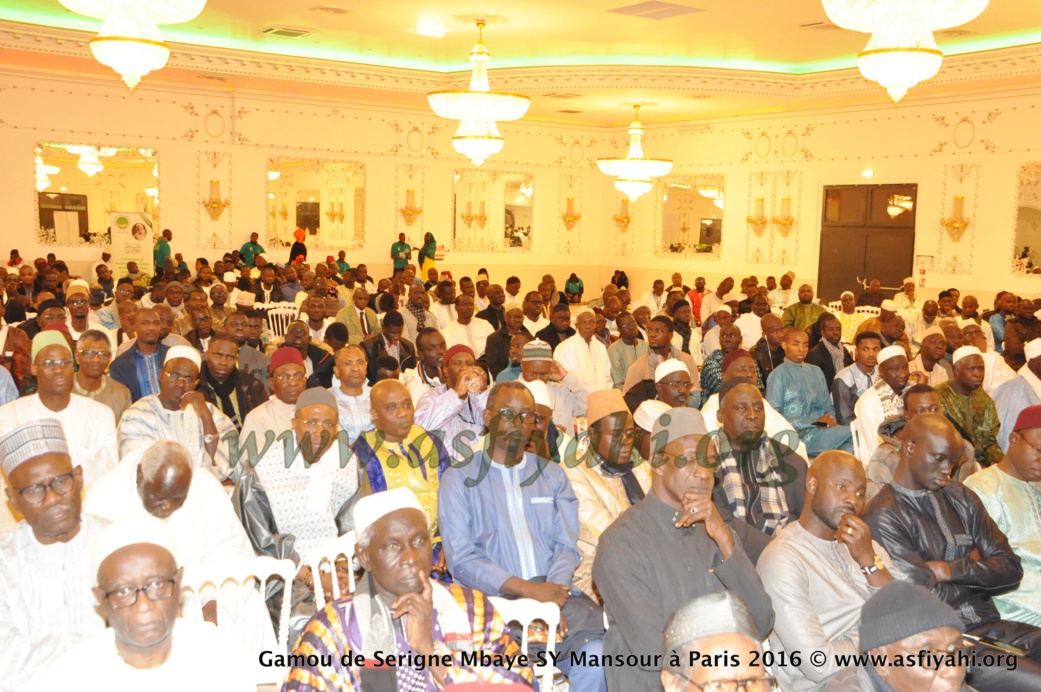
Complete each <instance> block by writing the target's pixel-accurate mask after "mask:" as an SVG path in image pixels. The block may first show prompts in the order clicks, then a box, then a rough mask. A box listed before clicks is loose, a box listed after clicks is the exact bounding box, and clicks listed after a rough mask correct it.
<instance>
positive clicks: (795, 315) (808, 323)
mask: <svg viewBox="0 0 1041 692" xmlns="http://www.w3.org/2000/svg"><path fill="white" fill-rule="evenodd" d="M825 312H827V309H826V308H825V307H824V306H823V305H821V304H819V303H815V302H813V287H812V286H810V285H809V284H803V285H802V286H799V302H797V303H792V304H791V305H789V306H788V307H787V308H785V309H784V314H783V315H781V322H783V323H784V326H785V327H786V328H787V327H798V328H799V329H809V328H810V327H812V326H813V325H814V324H815V323H816V322H817V318H818V317H820V316H821V315H822V314H824V313H825Z"/></svg>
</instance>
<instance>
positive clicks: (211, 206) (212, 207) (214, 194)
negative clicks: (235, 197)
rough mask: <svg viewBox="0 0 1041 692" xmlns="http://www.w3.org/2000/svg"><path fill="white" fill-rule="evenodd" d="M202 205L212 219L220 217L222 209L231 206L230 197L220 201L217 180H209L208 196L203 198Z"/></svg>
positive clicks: (215, 219) (218, 182)
mask: <svg viewBox="0 0 1041 692" xmlns="http://www.w3.org/2000/svg"><path fill="white" fill-rule="evenodd" d="M202 206H203V207H204V208H205V209H206V212H207V213H208V214H209V215H210V218H211V219H213V220H214V221H217V220H218V219H220V215H221V214H223V213H224V210H225V209H227V208H228V207H230V206H231V200H230V199H226V200H224V201H223V202H222V201H221V198H220V181H219V180H211V181H210V198H209V199H204V200H203V201H202Z"/></svg>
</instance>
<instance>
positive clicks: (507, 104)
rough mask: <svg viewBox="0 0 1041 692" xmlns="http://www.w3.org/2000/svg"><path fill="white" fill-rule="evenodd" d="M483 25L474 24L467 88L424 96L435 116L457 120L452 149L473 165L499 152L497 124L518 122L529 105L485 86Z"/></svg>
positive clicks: (522, 98)
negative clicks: (511, 121)
mask: <svg viewBox="0 0 1041 692" xmlns="http://www.w3.org/2000/svg"><path fill="white" fill-rule="evenodd" d="M484 24H485V22H484V20H483V19H482V20H479V21H478V22H477V31H478V35H477V43H476V44H475V45H474V47H473V50H471V51H470V62H471V63H473V72H472V73H471V75H470V88H469V89H467V90H462V89H456V90H452V91H433V92H431V93H429V94H427V101H429V103H430V108H431V109H432V110H433V111H434V113H435V114H436V115H438V116H440V117H442V118H447V119H449V120H458V121H459V129H458V130H456V133H455V136H454V137H452V146H453V147H455V150H456V151H458V152H459V153H460V154H463V155H464V156H466V157H467V158H468V159H470V160H471V161H473V163H474V165H475V166H480V165H481V164H482V163H484V161H485V159H487V158H488V157H489V156H491V155H493V154H498V153H499V152H500V151H502V145H503V139H502V135H501V134H499V128H498V127H496V125H495V123H496V121H505V120H518V119H520V118H522V117H524V114H525V113H526V112H527V111H528V106H529V105H530V104H531V99H530V98H528V97H527V96H518V95H517V94H506V93H503V92H498V91H492V90H491V86H489V84H488V60H489V59H490V58H491V53H489V52H488V49H487V48H485V46H484V42H483V41H484Z"/></svg>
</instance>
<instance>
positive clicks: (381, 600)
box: [282, 488, 532, 692]
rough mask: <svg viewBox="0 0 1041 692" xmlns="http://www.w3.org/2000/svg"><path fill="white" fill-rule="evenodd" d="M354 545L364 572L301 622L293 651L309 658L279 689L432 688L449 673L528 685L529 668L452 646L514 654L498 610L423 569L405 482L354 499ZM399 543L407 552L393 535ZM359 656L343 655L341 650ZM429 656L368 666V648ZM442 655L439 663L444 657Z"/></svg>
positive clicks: (371, 655)
mask: <svg viewBox="0 0 1041 692" xmlns="http://www.w3.org/2000/svg"><path fill="white" fill-rule="evenodd" d="M354 525H355V527H356V528H357V530H358V548H357V555H358V559H359V561H360V562H361V564H362V566H363V567H364V568H365V573H366V574H365V576H364V577H363V578H362V579H361V581H360V582H359V584H358V588H357V590H356V591H355V592H354V593H353V594H351V595H348V596H345V597H344V598H343V599H341V600H339V601H336V602H335V603H330V604H329V605H328V606H326V608H325V610H323V611H322V612H320V613H318V614H317V615H316V616H315V617H314V618H312V620H311V621H310V622H309V623H308V624H307V627H306V629H305V630H304V633H303V636H302V637H301V638H300V640H299V641H298V642H297V644H296V647H295V649H294V650H293V654H294V655H295V656H298V657H299V660H302V661H312V662H314V663H313V665H298V666H295V667H293V668H292V670H290V672H289V674H288V676H287V677H286V681H285V685H284V686H283V688H282V689H283V690H285V691H286V692H332V691H333V690H336V691H340V690H363V689H393V690H407V691H409V692H413V691H417V692H434V691H435V690H438V689H441V688H442V687H445V686H448V685H453V683H466V682H475V683H476V682H485V683H490V684H505V683H514V684H518V683H519V684H523V685H530V684H531V681H532V674H531V670H530V669H529V668H521V667H516V668H510V667H505V666H471V665H467V664H464V662H463V660H462V657H461V654H462V653H467V654H469V655H472V654H474V653H477V652H479V653H482V654H488V655H490V656H501V655H508V656H516V655H518V654H519V653H520V647H519V646H518V645H517V643H516V642H514V641H513V640H512V639H510V635H509V633H508V630H507V628H506V625H505V623H503V621H502V618H501V617H500V616H499V615H498V614H497V613H496V612H495V609H494V608H493V607H492V605H491V603H490V602H489V601H488V600H487V598H486V597H485V596H484V594H482V593H481V592H479V591H474V590H471V589H468V588H465V587H462V586H459V585H458V584H452V585H442V584H439V583H438V582H436V581H433V580H431V579H430V577H429V574H428V569H427V567H426V566H427V565H429V564H430V563H431V559H432V553H433V548H432V544H431V541H430V537H429V536H430V525H429V523H428V517H427V516H426V512H425V510H424V509H423V506H422V504H421V503H420V502H419V500H417V499H416V497H415V495H414V494H413V493H412V492H411V491H410V490H408V489H407V488H396V489H394V490H388V491H385V492H381V493H377V494H375V495H370V496H368V497H364V498H362V499H360V500H359V501H358V503H357V505H356V506H355V508H354ZM393 544H397V545H404V546H409V547H408V548H407V550H408V551H409V552H410V557H412V558H413V559H411V560H401V559H399V553H400V551H391V550H389V548H390V547H391V546H392V545H393ZM348 651H351V652H354V653H355V654H360V655H362V656H364V657H365V660H366V665H365V666H358V665H344V663H345V662H346V661H345V659H346V657H345V656H343V654H344V653H345V652H348ZM377 652H379V653H380V655H382V656H387V655H390V654H398V655H404V656H412V657H413V659H414V658H418V657H422V660H423V662H424V663H427V662H429V661H430V659H428V658H427V657H428V656H437V659H435V660H436V663H432V664H431V665H423V666H419V665H414V664H413V665H409V664H407V663H405V664H401V665H397V666H381V667H374V666H373V665H372V664H373V662H374V661H375V656H376V653H377ZM446 662H449V665H444V664H445V663H446Z"/></svg>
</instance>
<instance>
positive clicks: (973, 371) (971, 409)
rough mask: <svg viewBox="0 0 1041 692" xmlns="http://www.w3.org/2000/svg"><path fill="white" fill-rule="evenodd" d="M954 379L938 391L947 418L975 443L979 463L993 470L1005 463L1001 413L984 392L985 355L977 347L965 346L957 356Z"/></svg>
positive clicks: (955, 356)
mask: <svg viewBox="0 0 1041 692" xmlns="http://www.w3.org/2000/svg"><path fill="white" fill-rule="evenodd" d="M953 362H954V379H952V380H950V381H948V382H944V383H943V384H941V385H940V386H939V387H936V393H937V394H938V395H939V396H940V402H941V403H942V404H943V415H945V416H947V419H948V420H949V421H951V422H952V423H954V424H955V425H956V426H957V427H958V428H959V432H960V433H961V436H962V437H964V438H965V439H967V440H969V441H970V442H972V446H973V447H974V448H975V450H976V461H978V462H979V463H980V466H990V465H991V464H996V463H998V462H999V461H1001V457H1002V454H1001V448H1000V447H998V428H999V427H1000V425H1001V423H1000V421H999V420H998V409H997V407H996V406H995V405H994V400H993V399H991V398H990V395H988V394H987V392H985V391H984V390H983V377H984V366H983V355H982V354H981V353H980V350H979V349H978V348H976V347H975V346H962V347H961V348H959V349H958V350H957V351H955V352H954V359H953Z"/></svg>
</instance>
